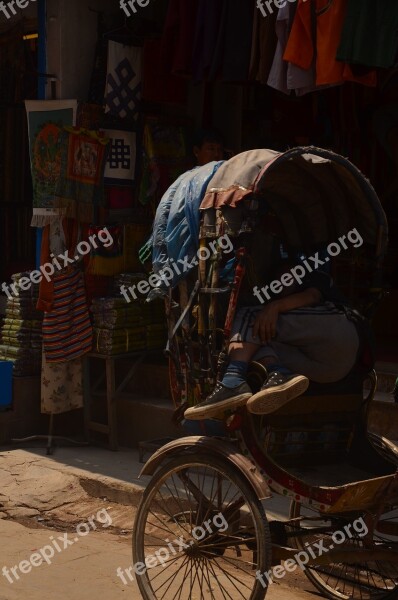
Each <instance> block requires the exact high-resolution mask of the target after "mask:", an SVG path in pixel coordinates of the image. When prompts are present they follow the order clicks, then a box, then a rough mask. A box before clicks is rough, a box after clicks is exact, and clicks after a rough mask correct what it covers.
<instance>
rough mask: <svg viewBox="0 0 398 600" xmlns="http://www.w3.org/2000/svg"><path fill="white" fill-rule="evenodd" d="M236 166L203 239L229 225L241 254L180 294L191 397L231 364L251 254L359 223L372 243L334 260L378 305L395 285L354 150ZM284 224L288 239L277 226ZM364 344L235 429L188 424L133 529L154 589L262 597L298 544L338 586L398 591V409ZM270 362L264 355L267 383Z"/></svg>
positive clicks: (177, 377) (319, 578) (238, 418)
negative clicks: (286, 510) (274, 500)
mask: <svg viewBox="0 0 398 600" xmlns="http://www.w3.org/2000/svg"><path fill="white" fill-rule="evenodd" d="M225 165H226V166H225ZM225 165H224V171H225V174H226V177H225V181H226V185H225V187H224V188H223V189H220V188H215V187H214V186H213V187H212V182H210V183H209V185H208V187H207V193H206V196H205V200H204V201H203V202H202V205H201V209H202V210H201V215H202V216H201V228H200V235H199V238H200V247H201V248H205V247H208V246H209V243H210V242H211V240H216V239H219V238H220V236H221V235H222V234H228V235H229V236H230V239H231V240H233V246H234V249H233V252H232V258H231V256H227V257H225V256H222V253H221V252H220V250H219V248H217V246H214V245H213V250H214V251H213V252H212V253H211V257H210V258H209V259H208V260H206V261H199V268H198V272H197V271H196V272H194V273H193V274H192V273H191V274H190V275H189V277H188V276H187V277H186V278H185V279H184V281H183V282H182V283H180V284H179V286H177V287H176V288H175V289H174V290H173V291H172V292H171V291H170V293H169V298H168V300H167V306H168V321H169V329H170V346H169V350H170V353H171V355H172V356H171V360H170V374H171V387H172V390H173V396H174V400H175V402H176V405H177V406H181V405H183V406H186V405H187V404H188V405H189V404H191V403H195V402H199V401H201V399H203V398H204V397H205V396H206V394H207V393H208V392H209V390H210V389H211V386H213V385H214V384H215V382H216V380H217V377H219V376H220V372H221V373H222V369H223V366H224V365H225V356H226V349H227V344H228V336H229V333H230V330H231V323H232V319H233V316H234V313H235V311H236V306H237V304H238V303H239V290H240V286H241V284H242V280H243V279H244V276H245V273H247V272H248V270H249V268H250V260H251V259H252V260H260V259H261V260H265V261H267V260H272V258H270V256H268V255H272V252H273V250H272V249H274V248H275V239H277V244H278V250H280V252H287V253H288V254H289V255H292V254H294V256H298V255H305V256H309V255H310V253H311V252H314V251H318V252H322V249H324V248H325V246H326V245H328V244H329V243H331V242H334V241H336V240H337V239H338V238H339V236H341V235H343V234H344V233H346V232H347V231H348V230H350V228H351V227H354V226H355V227H356V228H357V229H358V231H360V233H361V236H362V238H363V240H364V244H363V245H362V246H361V247H360V248H358V249H356V248H351V249H350V250H347V252H346V253H341V255H339V256H338V257H336V260H334V259H333V260H331V261H330V262H331V266H330V269H331V271H332V274H333V276H334V278H335V279H336V280H337V282H338V284H339V285H340V286H341V287H342V288H343V289H344V291H345V292H346V293H347V294H348V295H349V297H350V299H351V301H352V302H353V303H354V305H355V306H356V307H357V308H358V309H360V310H361V311H362V313H364V314H366V315H367V316H368V317H371V315H372V311H373V310H374V307H375V305H376V302H377V300H378V299H379V297H380V295H381V293H382V289H381V288H382V285H381V282H382V276H381V269H382V263H383V258H384V254H385V250H386V246H387V223H386V218H385V214H384V211H383V209H382V207H381V205H380V202H379V200H378V198H377V195H376V193H375V191H374V189H373V188H372V186H371V185H370V183H369V182H368V181H367V180H366V179H365V177H364V176H363V175H362V174H361V173H360V171H359V170H358V169H357V168H356V167H354V166H353V165H352V164H351V163H350V162H349V161H348V160H346V159H345V158H343V157H341V156H339V155H336V154H334V153H332V152H330V151H327V150H323V149H319V148H314V147H307V148H304V147H303V148H295V149H293V150H290V151H288V152H285V153H276V152H273V151H267V150H262V151H257V152H254V151H252V153H250V152H248V153H243V154H242V155H238V157H234V158H233V159H231V160H230V161H228V163H225ZM238 167H239V169H240V171H239V176H238V175H237V169H238ZM206 199H207V200H206ZM264 219H265V221H264ZM264 222H265V223H266V224H267V227H266V229H267V232H268V233H267V234H266V233H264V231H265V230H264ZM270 222H272V223H274V224H275V223H277V225H278V228H277V230H278V236H277V238H275V235H271V239H269V236H268V237H267V235H268V234H269V232H270V230H271V231H272V227H271V228H270ZM256 228H257V229H256ZM262 228H263V229H262ZM256 231H257V232H258V231H260V238H259V237H258V235H257V240H256V239H255V238H256V235H255V232H256ZM261 232H262V233H261ZM258 239H260V242H261V243H260V246H258ZM281 240H282V243H283V248H282V249H281ZM256 244H257V246H256ZM259 248H260V250H259ZM253 257H254V258H253ZM231 264H232V276H231V268H230V271H229V275H228V274H227V275H226V273H228V268H227V267H228V265H229V267H231ZM361 352H362V355H361V357H359V358H358V361H357V362H358V364H357V365H356V366H355V367H354V369H353V370H352V372H350V373H349V374H348V375H347V376H346V377H345V378H344V379H343V380H341V381H339V382H337V383H333V384H317V383H315V382H310V386H309V388H308V390H307V391H306V393H305V394H304V395H303V396H301V397H299V398H296V400H294V401H292V402H290V404H287V405H285V406H284V407H283V408H280V409H279V410H276V411H274V412H273V413H271V414H269V415H266V416H264V415H251V414H249V413H248V412H247V411H246V409H245V408H240V409H238V410H237V411H235V412H234V413H233V414H226V415H223V418H224V423H225V431H226V433H225V435H222V437H211V436H206V435H201V436H188V437H182V438H181V439H177V440H175V441H173V442H171V443H168V444H167V445H165V446H164V447H162V448H161V449H160V450H158V451H157V452H156V453H155V454H154V455H153V456H152V458H151V459H150V460H149V461H148V462H147V464H146V465H145V467H144V469H143V472H142V474H144V475H150V476H151V480H150V482H149V484H148V486H147V488H146V491H145V493H144V496H143V499H142V502H141V504H140V507H139V509H138V513H137V517H136V522H135V527H134V533H133V555H134V560H135V562H136V564H137V563H138V564H140V565H141V569H142V570H141V572H140V574H139V576H138V577H137V579H138V584H139V587H140V591H141V594H142V597H143V598H145V600H160V599H162V598H168V597H172V598H177V599H179V600H180V599H181V600H185V598H192V599H194V598H195V599H197V600H201V599H208V598H209V599H214V600H237V599H239V598H244V599H245V600H261V599H262V598H264V596H265V594H266V591H267V587H268V586H269V584H270V580H271V576H272V578H273V579H274V580H276V579H278V578H282V577H283V576H284V574H285V573H286V572H288V571H289V568H290V570H291V571H293V564H294V563H293V562H292V560H294V561H295V564H296V567H297V557H298V556H300V557H303V561H304V560H305V574H306V575H307V577H308V578H309V579H310V580H311V582H312V583H313V584H314V585H315V586H316V588H318V590H319V591H320V592H321V593H322V594H323V595H324V596H325V597H329V598H334V599H345V600H348V599H350V598H353V599H358V600H379V599H380V600H387V599H389V598H397V597H398V470H397V467H398V442H394V440H397V439H398V420H397V417H398V407H397V405H396V404H393V403H391V404H390V403H383V402H376V401H375V400H374V394H375V390H376V375H375V372H374V370H373V369H372V363H369V362H367V357H366V348H365V346H364V347H363V348H362V349H361ZM332 359H333V357H331V360H332ZM263 371H264V370H263V368H262V367H261V366H259V365H258V364H252V365H251V368H250V372H249V377H248V380H249V383H250V385H251V387H252V389H253V392H255V391H257V390H258V389H259V388H260V386H261V384H262V382H263V381H264V377H265V373H264V372H263ZM364 384H365V388H364ZM364 390H365V391H364ZM272 493H274V494H279V495H282V496H285V497H287V498H289V499H290V500H291V508H290V515H289V516H288V518H286V519H284V520H283V519H280V518H274V519H268V518H267V517H266V513H265V508H266V506H267V505H266V502H264V501H266V500H267V499H268V498H270V496H271V494H272ZM319 549H321V550H322V551H319ZM289 560H290V562H289ZM275 565H279V566H275ZM301 566H303V565H301ZM278 569H279V570H278Z"/></svg>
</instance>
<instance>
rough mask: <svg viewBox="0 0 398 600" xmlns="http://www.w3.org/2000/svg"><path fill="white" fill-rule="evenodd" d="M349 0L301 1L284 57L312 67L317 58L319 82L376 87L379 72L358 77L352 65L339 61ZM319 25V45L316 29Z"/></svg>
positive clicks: (303, 67)
mask: <svg viewBox="0 0 398 600" xmlns="http://www.w3.org/2000/svg"><path fill="white" fill-rule="evenodd" d="M347 2H348V0H314V2H307V0H298V5H297V11H296V14H295V17H294V21H293V25H292V29H291V32H290V36H289V40H288V43H287V46H286V49H285V52H284V55H283V60H285V61H287V62H291V63H292V64H295V65H297V66H299V67H301V68H302V69H307V70H308V69H310V68H311V65H312V62H313V60H314V58H315V57H316V85H317V86H321V85H338V84H341V83H343V82H344V81H357V82H358V83H362V84H364V85H371V86H375V85H376V83H377V78H376V73H375V72H371V73H368V74H366V75H364V76H358V77H357V76H355V75H354V73H353V72H352V69H351V68H350V66H349V65H346V64H345V63H342V62H339V61H337V60H336V54H337V49H338V46H339V43H340V38H341V32H342V29H343V24H344V18H345V14H346V8H347ZM315 24H316V47H315V42H314V29H315Z"/></svg>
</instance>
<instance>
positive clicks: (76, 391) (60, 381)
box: [41, 351, 84, 415]
mask: <svg viewBox="0 0 398 600" xmlns="http://www.w3.org/2000/svg"><path fill="white" fill-rule="evenodd" d="M41 373H42V375H41V412H42V413H43V414H46V415H51V414H53V415H57V414H60V413H64V412H69V411H70V410H76V409H78V408H82V407H83V404H84V398H83V367H82V361H81V360H80V359H79V358H78V359H75V360H71V361H68V362H60V363H48V362H47V361H46V355H45V352H44V351H43V359H42V369H41Z"/></svg>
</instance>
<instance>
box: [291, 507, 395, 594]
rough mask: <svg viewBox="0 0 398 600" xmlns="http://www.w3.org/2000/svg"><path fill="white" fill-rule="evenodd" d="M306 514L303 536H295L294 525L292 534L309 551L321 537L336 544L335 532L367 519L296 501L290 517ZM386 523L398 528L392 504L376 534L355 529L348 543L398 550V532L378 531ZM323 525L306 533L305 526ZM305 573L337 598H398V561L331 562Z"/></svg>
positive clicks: (295, 542) (308, 569)
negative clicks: (326, 512)
mask: <svg viewBox="0 0 398 600" xmlns="http://www.w3.org/2000/svg"><path fill="white" fill-rule="evenodd" d="M298 517H304V519H303V520H302V521H300V525H299V526H298V530H300V531H301V535H300V536H298V537H294V536H293V535H292V533H293V532H294V529H293V527H292V525H290V526H289V530H290V531H292V533H290V535H289V539H290V542H291V545H295V546H296V548H298V549H299V550H303V551H307V548H308V545H309V546H312V545H313V544H316V543H317V542H320V540H321V539H322V540H324V547H325V548H328V547H330V546H331V545H332V544H333V541H332V535H333V534H334V533H336V532H342V531H344V526H346V525H348V524H349V523H353V522H355V520H356V519H360V518H361V517H362V519H363V520H364V521H365V519H366V515H365V513H362V514H357V515H355V516H353V515H347V516H345V517H344V516H341V515H339V516H335V517H334V516H329V515H323V514H322V513H320V512H319V511H317V510H316V509H312V508H310V507H307V506H305V507H303V505H302V504H300V503H299V502H296V501H294V500H293V501H292V503H291V506H290V518H291V519H297V518H298ZM383 524H387V526H390V527H391V526H392V529H393V530H394V531H395V532H397V531H398V508H397V507H391V510H390V511H389V512H388V513H387V512H386V513H385V514H383V515H381V517H380V519H379V521H378V524H377V526H376V528H375V531H373V535H371V536H370V538H369V536H366V541H365V538H363V537H361V536H360V535H359V534H355V532H354V531H353V529H352V528H351V529H350V531H351V533H352V537H350V539H349V541H347V543H348V544H349V545H350V546H351V547H353V546H354V547H357V548H362V547H364V546H365V545H366V548H367V549H369V548H372V547H374V548H375V549H376V547H377V548H378V549H381V547H383V546H384V547H385V548H386V549H387V550H388V549H391V548H392V547H393V548H394V549H395V551H397V549H398V546H397V543H398V538H397V537H396V535H394V536H392V535H388V536H387V535H384V534H381V533H379V531H378V530H377V528H378V527H380V530H383ZM317 526H318V527H319V528H320V529H321V533H318V534H317V533H311V534H308V535H304V536H303V535H302V533H303V529H305V528H309V527H311V528H314V527H317ZM304 573H305V575H306V576H307V577H308V579H309V580H310V581H311V583H312V584H313V585H314V586H315V587H316V588H317V589H318V590H319V591H320V592H322V594H326V596H327V597H328V598H332V599H333V600H335V599H336V598H337V599H338V600H390V599H391V600H392V599H393V598H397V592H398V564H397V563H394V562H391V563H389V562H386V561H384V560H383V562H381V561H372V562H360V561H359V560H358V562H356V563H355V564H353V563H329V564H327V565H322V566H316V567H311V568H306V569H305V571H304Z"/></svg>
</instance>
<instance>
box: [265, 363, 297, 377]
mask: <svg viewBox="0 0 398 600" xmlns="http://www.w3.org/2000/svg"><path fill="white" fill-rule="evenodd" d="M267 371H268V373H275V372H276V373H282V374H283V375H290V374H291V370H290V369H288V368H287V367H283V366H282V365H278V364H275V365H267Z"/></svg>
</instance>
